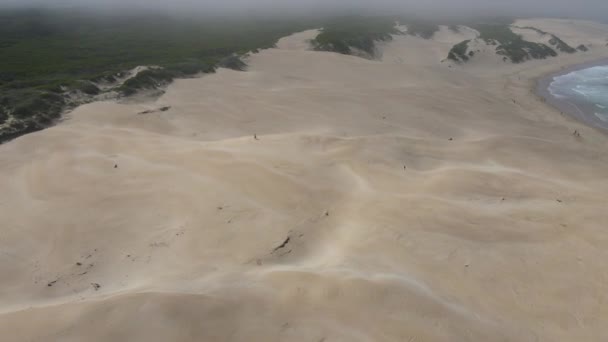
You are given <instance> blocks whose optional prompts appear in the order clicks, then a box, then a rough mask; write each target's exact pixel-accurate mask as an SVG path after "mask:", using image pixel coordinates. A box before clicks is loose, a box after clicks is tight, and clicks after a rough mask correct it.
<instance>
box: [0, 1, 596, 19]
mask: <svg viewBox="0 0 608 342" xmlns="http://www.w3.org/2000/svg"><path fill="white" fill-rule="evenodd" d="M0 5H10V6H13V7H14V6H32V5H39V6H45V7H66V6H67V7H85V8H96V9H100V8H104V9H116V10H120V9H125V8H133V9H150V10H161V11H175V12H180V11H201V12H209V11H213V12H217V11H222V12H225V11H238V12H244V13H246V12H247V11H251V10H255V11H256V12H261V11H271V12H274V11H293V12H298V11H314V10H330V9H336V10H368V11H377V12H386V11H403V12H410V13H411V12H423V13H441V14H449V13H457V14H461V15H462V14H472V15H476V14H505V15H525V16H535V15H546V16H566V17H587V18H596V19H604V18H605V17H606V14H608V0H578V1H572V0H55V1H53V0H0Z"/></svg>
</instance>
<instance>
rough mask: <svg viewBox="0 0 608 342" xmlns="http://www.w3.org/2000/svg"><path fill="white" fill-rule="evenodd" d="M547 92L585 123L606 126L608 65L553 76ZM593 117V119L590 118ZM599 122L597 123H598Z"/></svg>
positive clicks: (607, 114)
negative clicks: (582, 117) (574, 111)
mask: <svg viewBox="0 0 608 342" xmlns="http://www.w3.org/2000/svg"><path fill="white" fill-rule="evenodd" d="M548 92H549V93H550V94H551V95H552V96H553V97H554V98H556V99H557V100H559V101H561V102H564V103H566V104H569V105H570V106H571V107H572V108H573V109H574V110H578V111H579V112H580V113H574V114H575V115H576V116H579V115H582V116H586V117H587V118H586V119H587V120H585V121H588V122H589V121H592V122H593V121H595V122H596V125H597V123H600V122H601V123H602V124H600V125H597V126H602V127H604V124H608V65H600V66H591V67H586V68H583V69H579V70H574V71H570V72H568V73H565V74H562V75H558V76H554V77H553V80H552V81H550V83H549V86H548ZM591 116H593V117H591ZM598 120H599V122H598Z"/></svg>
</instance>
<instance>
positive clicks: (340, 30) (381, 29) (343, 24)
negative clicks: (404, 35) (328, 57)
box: [312, 16, 400, 57]
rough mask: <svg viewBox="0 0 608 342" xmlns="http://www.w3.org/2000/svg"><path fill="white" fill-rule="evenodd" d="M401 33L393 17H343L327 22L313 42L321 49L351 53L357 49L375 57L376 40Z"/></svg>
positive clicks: (315, 46)
mask: <svg viewBox="0 0 608 342" xmlns="http://www.w3.org/2000/svg"><path fill="white" fill-rule="evenodd" d="M399 33H400V32H399V31H398V30H397V29H396V28H395V21H394V20H393V19H391V18H386V17H371V18H370V17H367V18H363V17H358V16H357V17H343V18H339V19H336V20H333V21H331V22H328V23H326V24H325V25H324V26H323V29H322V31H321V33H320V34H319V35H318V36H317V37H316V38H315V39H314V40H313V41H312V44H313V46H314V48H315V49H316V50H319V51H332V52H337V53H341V54H346V55H350V54H353V53H354V52H355V51H353V49H356V50H359V51H363V52H365V53H366V54H368V55H369V56H370V57H374V56H375V55H376V46H375V41H388V40H391V39H392V36H391V35H393V34H399Z"/></svg>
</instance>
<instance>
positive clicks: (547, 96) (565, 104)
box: [533, 58, 608, 134]
mask: <svg viewBox="0 0 608 342" xmlns="http://www.w3.org/2000/svg"><path fill="white" fill-rule="evenodd" d="M602 65H608V58H602V59H599V60H595V61H590V62H585V63H580V64H574V65H570V66H567V67H564V68H562V69H560V70H558V71H552V72H549V73H547V74H544V75H542V76H540V77H538V78H537V80H536V83H535V86H534V90H533V91H534V93H535V94H536V95H537V96H539V97H540V98H541V99H543V102H545V103H546V104H548V105H549V106H551V107H552V108H553V109H555V110H557V111H559V112H560V113H561V114H566V115H567V116H568V117H570V118H572V119H574V120H576V121H577V122H579V123H582V124H585V125H586V126H589V127H592V128H595V129H598V130H599V131H601V132H603V133H605V134H608V122H604V121H601V120H600V119H599V118H598V117H597V116H596V115H595V112H594V111H593V108H594V106H593V105H591V104H589V103H585V102H580V101H572V100H567V99H559V98H557V97H555V96H553V94H551V92H550V91H549V86H550V85H551V83H552V82H553V80H554V79H555V77H558V76H562V75H566V74H569V73H571V72H574V71H578V70H583V69H588V68H592V67H595V66H602Z"/></svg>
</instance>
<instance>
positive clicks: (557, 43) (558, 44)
mask: <svg viewBox="0 0 608 342" xmlns="http://www.w3.org/2000/svg"><path fill="white" fill-rule="evenodd" d="M514 27H516V28H520V29H523V30H532V31H535V32H537V33H538V34H540V35H541V36H546V35H550V36H551V38H550V39H549V44H551V45H552V46H554V47H555V49H556V50H558V51H561V52H565V53H575V52H576V49H574V48H573V47H571V46H570V45H568V44H567V43H566V42H564V41H563V40H561V39H560V38H559V37H558V36H556V35H554V34H551V33H549V32H545V31H543V30H541V29H538V28H536V27H532V26H524V27H519V26H514Z"/></svg>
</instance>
